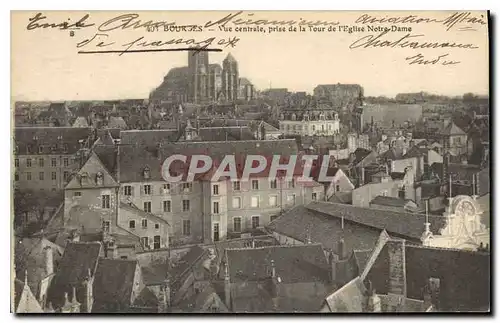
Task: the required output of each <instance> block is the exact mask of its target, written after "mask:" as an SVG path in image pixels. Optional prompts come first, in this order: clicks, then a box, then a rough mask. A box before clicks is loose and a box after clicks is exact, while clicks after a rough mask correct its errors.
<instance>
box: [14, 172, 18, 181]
mask: <svg viewBox="0 0 500 323" xmlns="http://www.w3.org/2000/svg"><path fill="white" fill-rule="evenodd" d="M14 180H15V181H16V182H17V181H19V174H18V173H15V174H14Z"/></svg>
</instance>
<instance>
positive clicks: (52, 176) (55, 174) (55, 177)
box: [50, 172, 57, 181]
mask: <svg viewBox="0 0 500 323" xmlns="http://www.w3.org/2000/svg"><path fill="white" fill-rule="evenodd" d="M50 177H51V178H52V180H53V181H55V180H56V179H57V173H56V172H52V174H51V175H50Z"/></svg>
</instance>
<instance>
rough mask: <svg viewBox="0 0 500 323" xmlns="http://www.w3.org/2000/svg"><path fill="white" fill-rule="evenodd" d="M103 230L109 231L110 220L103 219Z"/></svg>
mask: <svg viewBox="0 0 500 323" xmlns="http://www.w3.org/2000/svg"><path fill="white" fill-rule="evenodd" d="M102 231H103V232H109V221H102Z"/></svg>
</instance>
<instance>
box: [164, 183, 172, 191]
mask: <svg viewBox="0 0 500 323" xmlns="http://www.w3.org/2000/svg"><path fill="white" fill-rule="evenodd" d="M163 193H170V183H167V184H163Z"/></svg>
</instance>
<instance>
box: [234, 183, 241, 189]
mask: <svg viewBox="0 0 500 323" xmlns="http://www.w3.org/2000/svg"><path fill="white" fill-rule="evenodd" d="M239 190H241V185H240V181H234V182H233V191H239Z"/></svg>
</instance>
